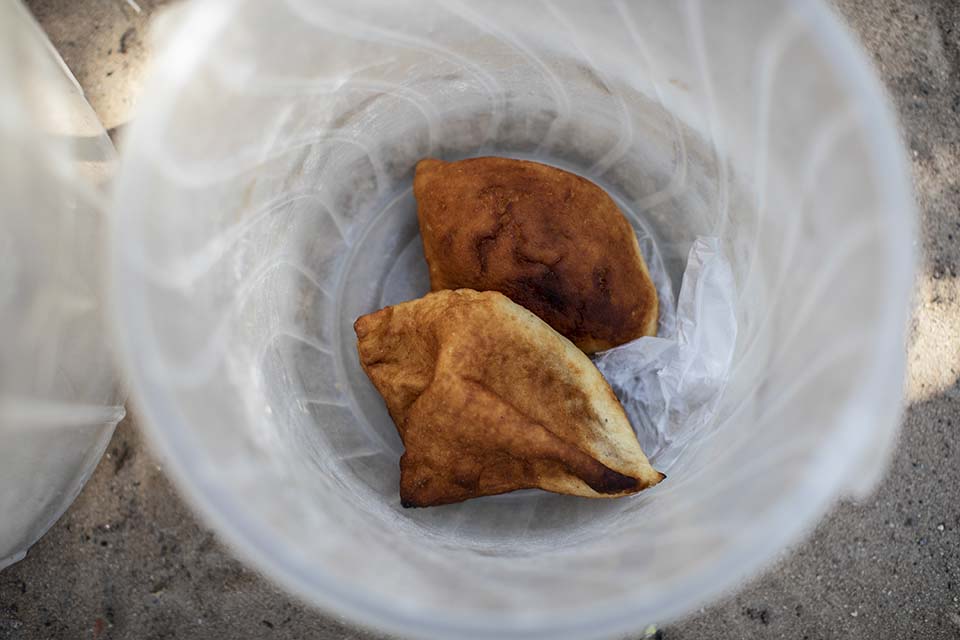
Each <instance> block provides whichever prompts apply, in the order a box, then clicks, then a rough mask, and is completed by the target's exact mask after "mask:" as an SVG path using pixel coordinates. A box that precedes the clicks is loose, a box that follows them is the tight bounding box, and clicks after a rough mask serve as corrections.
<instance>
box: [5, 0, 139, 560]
mask: <svg viewBox="0 0 960 640" xmlns="http://www.w3.org/2000/svg"><path fill="white" fill-rule="evenodd" d="M115 160H116V159H115V154H114V150H113V145H112V144H111V143H110V140H109V138H107V135H106V133H105V132H104V130H103V126H101V124H100V122H99V121H98V120H97V118H96V116H95V115H94V113H93V111H92V110H91V109H90V106H89V105H88V104H87V102H86V100H84V98H83V93H82V92H81V90H80V87H79V86H78V85H77V84H76V81H75V80H74V79H73V76H72V75H70V72H69V71H68V70H67V68H66V67H65V66H64V65H63V62H62V60H61V59H60V57H59V56H58V55H57V53H56V52H55V51H54V49H53V47H52V46H51V45H50V42H49V40H47V37H46V36H45V35H44V34H43V31H41V30H40V27H39V26H38V25H37V24H36V22H35V21H34V20H33V18H32V17H31V16H30V14H29V13H28V12H27V10H26V9H25V8H24V7H23V5H21V4H20V2H19V0H0V335H2V336H3V339H2V341H0V569H2V568H3V567H5V566H7V565H8V564H10V563H12V562H15V561H17V560H19V559H20V558H22V557H23V555H24V553H26V550H27V549H28V548H29V547H30V545H31V544H33V543H34V542H35V541H36V540H37V539H38V538H39V537H40V536H41V535H43V533H44V532H45V531H46V530H47V529H48V528H49V527H50V526H51V525H52V524H53V523H54V522H56V520H57V518H59V517H60V515H61V514H62V513H63V512H64V511H65V510H66V508H67V507H68V506H70V503H71V502H73V499H74V498H75V497H76V496H77V494H78V493H79V492H80V489H81V487H82V486H83V483H84V482H85V481H86V479H87V477H89V475H90V474H91V473H92V472H93V469H94V467H96V464H97V461H99V460H100V456H101V455H102V454H103V450H104V448H105V447H106V446H107V442H108V441H109V440H110V436H111V434H112V433H113V428H114V426H115V425H116V424H117V422H119V421H120V419H121V418H123V415H124V411H123V406H122V402H123V401H122V398H121V395H120V393H119V391H118V385H117V379H116V376H115V374H114V367H113V363H112V360H111V355H110V353H109V351H108V349H107V342H108V340H107V338H108V333H107V330H106V327H105V313H104V305H103V297H102V293H103V264H102V262H101V261H102V259H103V251H102V249H103V247H104V246H105V243H106V238H105V234H106V232H107V225H106V219H105V215H106V214H105V209H106V207H105V196H104V194H103V186H104V183H105V181H106V179H107V178H108V177H109V175H110V173H111V171H112V169H113V168H114V164H115Z"/></svg>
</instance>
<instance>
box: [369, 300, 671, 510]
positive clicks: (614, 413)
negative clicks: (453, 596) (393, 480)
mask: <svg viewBox="0 0 960 640" xmlns="http://www.w3.org/2000/svg"><path fill="white" fill-rule="evenodd" d="M354 329H355V331H356V333H357V338H358V343H357V344H358V347H357V348H358V352H359V355H360V363H361V365H362V366H363V369H364V371H365V372H366V373H367V375H368V376H369V377H370V380H371V381H372V382H373V383H374V385H375V386H376V387H377V389H378V390H379V391H380V393H381V395H383V397H384V400H385V401H386V404H387V408H388V410H389V411H390V415H391V417H392V418H393V420H394V422H395V423H396V425H397V430H398V432H399V433H400V436H401V438H402V439H403V442H404V446H405V449H406V451H405V453H404V455H403V457H402V458H401V460H400V495H401V500H402V502H403V504H404V505H405V506H418V507H422V506H431V505H438V504H446V503H450V502H458V501H461V500H466V499H468V498H473V497H477V496H483V495H492V494H497V493H504V492H507V491H513V490H515V489H524V488H533V487H539V488H543V489H547V490H550V491H556V492H559V493H569V494H573V495H581V496H588V497H615V496H621V495H626V494H628V493H634V492H636V491H640V490H642V489H644V488H646V487H649V486H652V485H654V484H656V483H657V482H659V481H660V479H661V478H662V477H663V476H662V474H660V473H658V472H657V471H655V470H654V469H653V468H652V467H650V465H649V462H647V459H646V456H644V454H643V451H642V450H641V449H640V445H639V444H638V442H637V440H636V437H635V435H634V433H633V431H632V429H631V427H630V424H629V422H628V421H627V418H626V415H625V414H624V412H623V408H622V407H621V406H620V404H619V402H617V399H616V397H615V396H614V395H613V392H612V391H611V390H610V387H609V386H608V385H607V383H606V381H604V380H603V377H602V376H601V375H600V373H599V372H598V371H597V369H596V367H594V366H593V364H592V363H591V362H590V361H589V359H588V358H587V357H586V356H585V355H584V354H583V353H582V352H580V351H579V350H578V349H576V348H575V347H574V345H572V344H571V343H570V342H569V341H567V340H566V339H564V338H563V337H562V336H560V335H559V334H557V333H556V332H554V331H553V330H551V329H550V328H549V327H548V326H547V325H546V324H545V323H543V322H542V321H541V320H539V319H538V318H537V317H536V316H534V315H533V314H531V313H530V312H528V311H526V310H525V309H523V308H522V307H520V306H518V305H516V304H514V303H512V302H511V301H510V300H508V299H507V298H506V297H504V296H503V295H501V294H499V293H496V292H486V293H478V292H476V291H470V290H460V291H441V292H437V293H431V294H428V295H427V296H425V297H424V298H421V299H419V300H413V301H411V302H405V303H403V304H400V305H397V306H395V307H388V308H386V309H382V310H380V311H377V312H375V313H372V314H369V315H366V316H363V317H361V318H359V319H358V320H357V321H356V323H355V324H354Z"/></svg>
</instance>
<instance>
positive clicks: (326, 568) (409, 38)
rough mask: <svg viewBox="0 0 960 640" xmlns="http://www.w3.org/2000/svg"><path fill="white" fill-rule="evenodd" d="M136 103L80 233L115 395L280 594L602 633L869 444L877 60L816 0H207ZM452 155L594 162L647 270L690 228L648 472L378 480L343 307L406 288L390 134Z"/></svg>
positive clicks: (896, 311)
mask: <svg viewBox="0 0 960 640" xmlns="http://www.w3.org/2000/svg"><path fill="white" fill-rule="evenodd" d="M141 105H142V109H141V111H140V113H139V114H138V116H137V119H136V121H135V122H134V124H133V125H132V127H131V128H130V131H129V138H128V140H127V141H128V143H129V146H128V149H127V151H128V152H127V154H126V156H125V159H124V161H123V167H122V171H121V176H120V179H119V185H118V190H117V194H116V196H117V197H116V212H117V214H118V220H117V226H116V233H115V237H114V244H113V251H112V253H113V258H114V264H113V277H114V293H115V308H114V312H115V313H116V315H117V318H118V319H122V320H123V324H122V326H121V330H120V338H121V342H122V351H123V356H124V360H125V363H126V366H127V368H128V371H129V374H130V377H131V383H132V385H133V391H134V392H135V393H136V394H137V397H138V402H139V405H140V407H141V408H142V409H143V413H144V416H145V418H146V420H145V423H146V425H147V426H148V429H149V432H150V433H151V434H152V436H153V439H154V441H155V442H156V443H157V444H158V445H159V447H160V449H161V451H162V452H163V453H164V454H165V456H166V458H167V460H168V462H167V464H168V468H169V469H171V471H172V472H173V474H174V476H175V477H176V479H177V480H178V481H179V483H180V485H181V487H182V488H183V490H184V491H185V493H186V494H187V495H188V496H189V497H190V498H191V499H192V501H193V502H194V503H195V504H196V505H197V506H198V507H199V509H200V511H201V512H202V513H204V514H205V515H206V516H207V518H208V519H209V521H210V522H211V523H213V525H215V526H216V528H217V529H218V530H219V532H220V533H221V534H222V535H223V536H224V537H225V538H226V539H227V540H228V541H229V542H230V543H231V544H232V546H233V547H234V548H235V549H236V550H237V551H238V552H239V553H240V554H241V555H242V556H244V557H246V558H247V559H249V560H250V561H251V562H252V563H253V564H254V565H255V566H257V567H258V568H259V569H261V570H263V571H264V572H265V573H266V574H267V575H269V576H271V577H273V578H275V579H276V580H277V581H279V582H280V583H282V584H284V585H286V586H287V587H289V588H291V589H293V590H294V591H296V592H297V593H299V594H300V595H301V596H303V597H305V598H306V599H307V600H308V601H310V602H314V603H317V604H319V605H322V606H325V607H327V608H329V609H332V610H334V611H336V612H338V613H343V614H345V615H349V616H350V617H351V618H352V619H354V620H355V621H358V622H361V623H364V624H369V625H373V626H377V627H379V628H382V629H387V630H390V631H393V632H402V633H408V634H411V635H418V636H430V637H457V638H464V637H471V638H499V637H504V636H517V637H535V638H557V637H577V638H583V637H590V636H610V635H614V634H616V633H620V632H625V631H629V630H635V629H637V628H639V627H641V626H643V625H644V624H646V623H648V622H651V621H663V620H666V619H668V618H670V617H673V616H677V615H679V614H681V613H683V612H685V611H687V610H689V609H690V608H692V607H694V606H699V605H700V604H701V603H703V602H704V601H705V600H707V599H708V598H709V597H711V596H714V595H715V594H717V593H719V592H720V591H721V590H723V589H725V588H729V587H731V586H733V585H734V584H736V582H737V581H739V580H740V579H742V578H743V577H744V576H746V575H748V574H750V573H751V572H754V571H756V570H757V569H758V568H760V567H761V566H762V565H763V564H764V563H765V562H767V561H769V560H770V559H771V558H772V557H773V555H774V554H775V553H776V552H777V551H779V550H781V549H782V548H784V546H785V545H787V544H789V543H790V542H792V541H795V540H797V538H798V537H799V535H800V534H801V532H803V531H804V530H805V529H807V528H809V527H811V526H812V525H813V524H814V523H815V522H816V521H817V519H818V518H819V517H820V516H821V515H822V514H823V512H824V511H825V509H826V508H827V507H828V506H829V504H830V502H831V501H832V500H833V499H835V498H836V497H837V496H838V495H840V494H842V493H844V492H851V491H852V492H854V493H858V492H864V491H866V490H868V489H869V488H870V487H871V486H872V484H873V483H874V481H875V480H876V479H877V478H878V476H879V475H880V474H881V472H882V470H883V466H884V462H885V452H886V451H887V450H888V448H889V446H890V443H891V442H892V438H893V436H894V434H895V430H896V426H897V423H898V420H899V413H898V410H899V404H900V395H901V393H900V392H901V384H902V376H903V368H904V343H903V338H904V331H905V326H906V318H907V314H908V302H909V295H910V286H911V282H912V272H913V271H912V270H913V253H912V241H913V234H914V226H913V225H914V211H913V206H912V201H911V195H910V190H909V179H908V173H907V169H906V167H905V165H904V163H903V149H902V148H901V145H900V143H899V141H898V139H897V133H896V128H895V123H894V120H893V118H892V116H891V113H890V111H889V109H888V107H887V104H886V101H885V98H884V95H883V93H882V91H881V89H880V86H879V84H878V82H877V80H876V79H875V78H874V76H873V75H872V74H871V72H870V69H869V67H868V65H867V63H866V61H865V59H864V57H863V55H862V54H861V52H860V51H858V49H857V48H856V47H855V46H854V44H853V43H852V41H851V39H850V38H849V36H848V35H847V34H846V33H845V32H844V30H843V29H842V28H841V27H840V26H839V25H838V23H837V22H836V21H835V19H834V18H833V17H832V16H831V15H830V14H829V13H828V12H827V10H826V9H825V8H823V7H822V6H821V5H819V4H816V3H800V2H786V1H769V0H742V1H740V2H735V3H729V2H724V3H713V2H702V3H701V2H659V1H656V2H590V3H585V2H537V3H534V2H470V3H466V2H442V3H441V2H437V3H426V2H414V1H404V2H397V1H390V2H387V1H385V0H384V1H370V0H351V1H350V2H345V1H342V2H341V1H328V2H310V1H308V0H287V1H286V2H278V3H264V2H259V1H254V0H248V1H246V2H219V1H216V0H214V1H211V2H205V3H196V4H195V5H191V6H189V7H188V8H186V9H185V10H184V12H183V14H182V15H181V16H180V20H179V22H178V23H177V24H175V25H172V26H171V28H170V30H169V32H168V34H167V38H166V40H165V42H164V43H163V47H162V48H161V52H160V53H159V55H158V58H157V60H156V64H155V69H154V74H153V77H152V78H151V80H150V81H149V83H148V86H147V87H146V89H145V91H144V94H143V99H142V102H141ZM484 154H501V155H511V156H518V157H532V158H536V159H540V160H542V161H544V162H548V163H551V164H555V165H559V166H562V167H567V168H571V169H573V170H576V171H578V172H579V173H581V174H583V175H586V176H588V177H590V178H592V179H594V180H596V181H597V182H598V183H600V184H601V185H603V186H604V187H606V188H607V189H608V190H609V191H610V192H611V193H612V194H613V195H614V196H615V197H616V198H617V199H618V200H619V202H621V203H623V205H624V209H625V210H626V211H627V213H628V215H630V216H633V217H635V219H636V220H637V221H639V222H642V223H643V224H644V225H646V226H647V227H649V228H650V229H651V230H652V232H653V234H654V236H655V239H656V241H657V245H658V247H659V249H660V252H661V253H662V254H663V256H664V259H665V264H666V267H667V270H668V272H669V273H670V274H671V276H672V277H673V278H674V279H676V278H679V276H680V273H681V272H682V270H683V266H684V261H685V258H686V255H687V252H688V250H689V248H690V246H691V243H692V242H693V240H694V238H696V237H697V236H698V235H709V236H716V237H719V238H720V239H721V246H722V249H723V251H725V252H726V254H727V256H728V258H729V259H730V262H731V265H732V269H733V275H734V279H735V281H736V284H737V295H738V298H737V299H738V302H737V325H738V331H737V345H736V349H735V355H734V364H733V369H732V372H731V377H730V380H729V382H728V383H727V386H726V389H725V391H724V394H723V396H722V398H721V401H720V404H719V408H718V412H717V416H716V418H715V420H714V421H713V422H712V424H711V426H710V428H709V429H707V430H706V432H705V433H703V435H702V436H701V437H700V438H699V439H698V440H697V442H696V443H695V444H694V445H693V446H691V447H689V448H688V449H687V450H685V451H684V452H683V455H682V456H678V457H677V459H676V462H675V463H674V464H673V465H672V466H671V468H668V469H663V471H665V472H666V473H667V474H668V479H667V481H665V482H663V483H662V484H661V485H660V486H658V487H656V488H655V489H653V490H650V491H646V492H643V493H641V494H639V495H637V496H635V497H632V498H628V499H621V500H613V501H590V500H584V499H577V498H570V497H564V496H555V495H549V494H544V493H538V492H525V493H522V494H518V495H508V496H500V497H496V498H491V499H482V500H475V501H470V502H468V503H464V504H460V505H452V506H447V507H442V508H432V509H422V510H409V509H403V508H401V506H400V501H399V498H398V495H397V480H398V474H399V470H398V466H397V460H398V457H399V455H400V452H401V451H402V449H401V444H400V441H399V438H398V437H397V435H396V432H395V429H394V427H393V425H392V424H391V422H390V420H389V418H388V416H387V413H386V410H385V408H384V406H383V403H382V401H381V400H380V398H379V396H378V395H377V393H376V391H375V390H374V389H373V387H372V386H371V385H370V384H369V382H368V381H367V380H366V378H365V376H363V374H362V372H361V370H360V368H359V364H358V362H357V355H356V348H355V338H354V336H353V332H352V329H351V325H352V323H353V321H354V319H355V318H356V317H357V316H359V315H361V314H363V313H368V312H370V311H373V310H375V309H377V308H379V307H381V306H383V305H384V304H387V303H390V302H396V301H397V300H399V299H404V298H409V297H412V296H415V295H418V294H419V293H422V292H424V291H425V290H426V270H425V267H424V265H423V263H422V260H420V258H419V254H418V252H419V251H420V249H419V238H418V237H417V227H416V218H415V213H414V203H413V200H412V196H411V194H410V187H411V179H412V171H413V167H414V164H415V163H416V161H417V160H419V159H421V158H423V157H427V156H436V157H442V158H446V159H452V158H459V157H467V156H475V155H484ZM675 284H678V283H675Z"/></svg>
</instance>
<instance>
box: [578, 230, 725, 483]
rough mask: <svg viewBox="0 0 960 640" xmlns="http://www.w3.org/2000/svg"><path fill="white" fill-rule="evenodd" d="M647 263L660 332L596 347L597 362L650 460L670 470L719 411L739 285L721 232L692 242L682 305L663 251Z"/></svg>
mask: <svg viewBox="0 0 960 640" xmlns="http://www.w3.org/2000/svg"><path fill="white" fill-rule="evenodd" d="M641 248H642V249H644V254H645V255H646V256H649V255H650V253H648V252H647V251H646V249H647V247H645V246H644V243H643V242H641ZM648 262H649V263H650V273H651V277H652V278H653V279H654V282H655V283H656V284H657V289H658V291H659V292H660V298H661V314H660V330H659V333H658V335H657V337H655V338H640V339H638V340H634V341H633V342H629V343H627V344H624V345H621V346H619V347H615V348H613V349H610V350H608V351H604V352H602V353H598V354H597V355H596V356H595V357H594V363H595V364H596V365H597V368H599V369H600V372H601V373H602V374H603V376H604V377H605V378H606V379H607V382H609V383H610V386H611V387H612V388H613V391H614V393H616V394H617V397H618V398H619V399H620V402H621V403H622V404H623V407H624V409H625V410H626V413H627V417H628V418H629V419H630V423H631V424H632V425H633V428H634V430H635V431H636V432H637V438H638V439H639V441H640V446H641V447H643V450H644V452H646V454H647V456H648V457H649V458H650V461H651V463H653V464H654V466H656V467H657V468H658V469H660V470H669V468H670V466H671V465H672V464H673V462H674V461H675V460H676V459H677V456H678V455H679V454H680V453H681V452H682V451H683V449H684V447H685V446H686V445H687V444H688V443H689V442H690V441H691V440H692V439H693V438H694V437H695V436H696V434H697V433H698V432H700V431H701V430H702V429H703V428H704V427H706V426H708V425H709V424H710V421H711V420H712V418H713V416H714V414H715V412H716V409H717V405H718V401H719V399H720V396H721V394H722V392H723V389H724V385H725V384H726V381H727V379H728V376H729V373H730V365H731V361H732V358H733V349H734V345H735V343H736V339H737V319H736V314H735V312H734V305H735V302H736V300H735V298H736V289H735V286H734V280H733V272H732V271H731V268H730V263H729V261H728V259H727V258H726V256H725V255H724V253H723V251H722V250H721V248H720V241H719V240H718V239H717V238H712V237H698V238H697V239H696V241H695V242H694V243H693V246H692V247H691V248H690V253H689V256H688V258H687V266H686V269H685V270H684V273H683V282H682V284H681V287H680V295H679V297H678V299H677V304H676V309H674V307H673V304H672V296H671V295H670V291H671V289H670V286H669V282H665V281H664V279H666V278H667V276H666V273H665V272H664V271H663V270H662V268H660V264H659V256H657V257H656V258H655V259H654V260H652V261H650V260H648Z"/></svg>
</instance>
